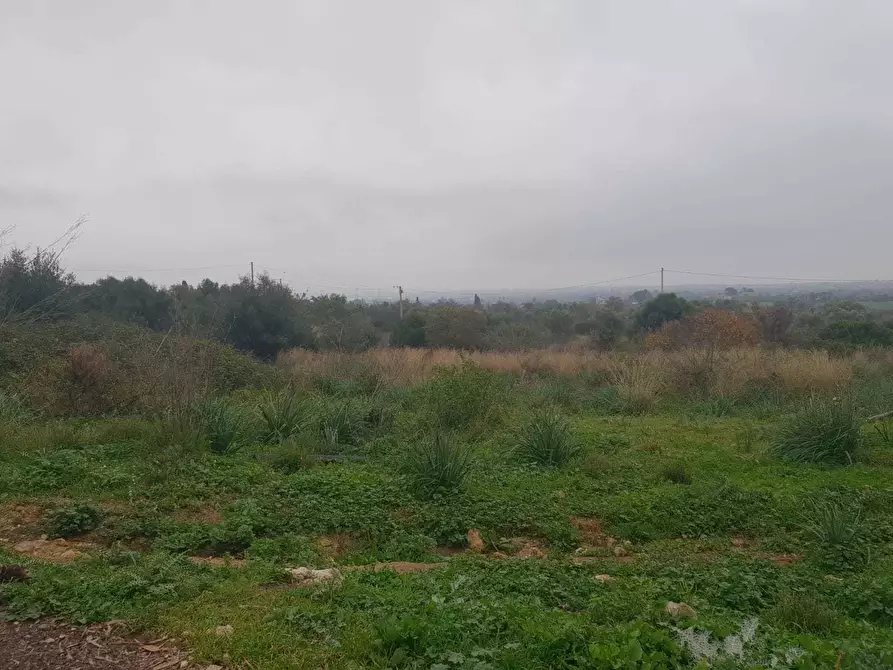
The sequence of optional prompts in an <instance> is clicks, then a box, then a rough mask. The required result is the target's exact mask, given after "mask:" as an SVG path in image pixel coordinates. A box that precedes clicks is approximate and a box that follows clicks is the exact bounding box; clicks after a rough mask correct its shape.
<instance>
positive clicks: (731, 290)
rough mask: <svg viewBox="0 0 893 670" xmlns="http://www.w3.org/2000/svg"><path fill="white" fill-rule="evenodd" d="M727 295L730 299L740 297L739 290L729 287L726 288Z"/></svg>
mask: <svg viewBox="0 0 893 670" xmlns="http://www.w3.org/2000/svg"><path fill="white" fill-rule="evenodd" d="M726 295H727V296H729V297H734V296H736V295H738V289H736V288H735V287H734V286H728V287H726Z"/></svg>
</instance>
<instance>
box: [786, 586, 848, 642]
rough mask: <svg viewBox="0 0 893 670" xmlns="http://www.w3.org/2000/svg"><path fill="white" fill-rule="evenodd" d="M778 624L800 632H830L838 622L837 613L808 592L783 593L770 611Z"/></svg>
mask: <svg viewBox="0 0 893 670" xmlns="http://www.w3.org/2000/svg"><path fill="white" fill-rule="evenodd" d="M769 618H770V619H772V620H774V621H775V622H776V624H778V625H779V626H782V627H784V628H787V629H789V630H794V631H797V632H799V633H830V632H832V631H833V630H834V628H835V627H836V624H837V618H838V616H837V613H836V612H835V611H834V610H833V609H831V608H830V607H828V606H827V605H825V604H824V603H822V602H821V601H819V600H817V599H816V598H814V597H813V596H811V595H809V594H808V593H801V592H798V591H791V592H787V593H783V594H782V595H780V596H779V597H778V600H776V601H775V605H774V606H773V607H772V608H771V609H770V611H769Z"/></svg>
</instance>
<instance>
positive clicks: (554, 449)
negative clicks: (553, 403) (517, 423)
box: [516, 413, 580, 467]
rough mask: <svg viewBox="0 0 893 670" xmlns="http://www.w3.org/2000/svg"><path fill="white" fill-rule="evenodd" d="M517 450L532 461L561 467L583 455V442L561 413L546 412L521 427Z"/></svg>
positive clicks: (523, 457)
mask: <svg viewBox="0 0 893 670" xmlns="http://www.w3.org/2000/svg"><path fill="white" fill-rule="evenodd" d="M516 451H517V453H518V455H519V456H520V457H521V458H522V459H524V460H526V461H529V462H531V463H537V464H539V465H556V466H558V467H561V466H563V465H567V464H568V463H569V462H570V461H572V460H573V459H574V458H576V457H577V456H578V455H579V454H580V445H579V443H578V442H577V441H576V440H575V439H574V436H573V434H572V433H571V430H570V426H569V425H568V423H567V421H566V420H565V419H564V418H563V417H561V415H559V414H554V413H545V414H540V415H539V416H537V417H535V418H534V419H533V420H532V421H531V422H530V423H528V424H527V425H526V426H525V427H524V428H523V429H522V431H521V433H520V434H519V436H518V445H517V447H516Z"/></svg>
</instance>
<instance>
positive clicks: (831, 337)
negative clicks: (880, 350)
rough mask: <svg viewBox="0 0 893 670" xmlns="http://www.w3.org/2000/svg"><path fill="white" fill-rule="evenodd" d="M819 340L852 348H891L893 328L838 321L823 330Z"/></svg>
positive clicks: (869, 322)
mask: <svg viewBox="0 0 893 670" xmlns="http://www.w3.org/2000/svg"><path fill="white" fill-rule="evenodd" d="M819 339H820V340H823V341H825V342H829V343H833V344H842V345H846V346H851V347H889V346H893V328H890V327H889V326H884V325H881V324H879V323H873V322H871V321H837V322H836V323H832V324H831V325H829V326H827V327H826V328H823V329H822V330H821V331H820V332H819Z"/></svg>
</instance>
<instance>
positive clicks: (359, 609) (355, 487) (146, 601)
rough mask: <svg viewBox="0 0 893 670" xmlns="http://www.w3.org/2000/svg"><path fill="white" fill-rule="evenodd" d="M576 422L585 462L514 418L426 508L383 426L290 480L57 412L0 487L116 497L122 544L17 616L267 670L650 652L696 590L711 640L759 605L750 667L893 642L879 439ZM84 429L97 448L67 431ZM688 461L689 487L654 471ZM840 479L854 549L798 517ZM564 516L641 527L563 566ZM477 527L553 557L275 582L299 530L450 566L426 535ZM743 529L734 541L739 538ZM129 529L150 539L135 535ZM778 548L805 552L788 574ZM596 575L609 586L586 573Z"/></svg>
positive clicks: (552, 661)
mask: <svg viewBox="0 0 893 670" xmlns="http://www.w3.org/2000/svg"><path fill="white" fill-rule="evenodd" d="M574 426H575V429H576V433H577V435H578V436H579V437H580V439H582V441H583V442H584V443H585V445H586V447H587V450H586V456H585V457H584V460H582V461H581V462H579V463H578V464H576V465H575V466H574V467H570V468H566V469H563V470H554V469H543V468H535V467H531V466H525V465H521V464H519V463H517V462H516V461H515V460H514V459H513V458H512V457H511V455H510V454H508V453H507V451H506V447H507V446H509V445H510V444H511V438H510V432H509V431H507V430H504V429H503V430H494V431H492V432H490V433H487V435H489V438H488V439H486V440H483V441H480V442H478V443H477V446H476V453H477V455H478V463H479V464H478V467H477V468H476V469H475V472H474V474H473V477H472V480H471V482H470V483H469V485H468V486H467V490H466V491H465V492H464V493H463V494H460V495H458V496H447V497H444V498H442V499H435V500H433V501H421V500H418V499H416V498H415V497H414V496H413V494H412V493H411V491H410V490H409V489H408V487H407V486H406V485H405V483H404V482H403V481H402V480H401V478H400V477H399V476H397V475H395V474H394V473H395V463H396V462H397V459H398V454H397V452H398V451H399V447H397V446H396V445H395V444H393V443H392V442H391V441H389V440H387V439H383V440H378V441H373V442H372V446H371V447H369V448H368V451H369V453H370V455H371V457H370V458H369V460H368V461H366V462H363V463H350V464H333V465H327V466H320V467H316V468H312V469H309V470H304V471H300V472H297V473H295V474H290V475H289V474H283V473H281V472H278V471H276V470H274V469H272V468H271V466H270V465H268V464H267V463H266V462H264V461H263V460H257V459H255V458H253V456H254V451H255V450H252V449H245V450H243V451H240V452H238V453H236V454H234V455H230V456H225V457H211V456H205V457H202V458H199V459H196V460H190V461H185V462H182V463H179V464H178V465H176V466H174V467H172V468H171V469H169V470H164V471H159V468H158V464H157V463H154V462H153V461H152V460H151V459H150V458H147V456H146V453H145V447H144V443H143V441H142V440H141V439H139V437H138V436H139V435H140V434H141V426H140V425H139V424H138V423H137V424H134V423H132V422H117V423H110V422H104V423H103V422H100V423H99V424H94V425H92V426H89V425H88V426H86V427H84V426H83V425H82V426H81V427H80V428H78V429H77V434H76V436H75V437H72V436H70V435H69V436H67V437H65V435H66V434H65V430H63V429H59V428H56V429H55V430H57V431H59V433H60V435H63V437H65V439H64V440H63V443H62V447H65V446H68V447H70V448H59V447H58V446H57V447H56V448H50V449H47V450H43V451H41V452H40V453H34V452H31V451H29V450H23V449H20V448H16V447H15V446H13V445H10V444H8V443H7V447H6V449H5V450H4V451H3V452H2V453H3V456H2V458H3V460H2V468H3V469H2V474H0V491H2V494H0V500H2V502H6V503H8V502H10V501H15V502H36V503H38V504H40V505H46V506H48V507H51V506H53V505H58V504H63V503H64V504H67V503H70V502H72V501H90V502H94V503H100V502H101V503H104V505H105V507H106V508H107V509H108V510H110V511H109V512H108V514H107V518H106V522H105V526H104V529H102V531H101V534H102V538H101V539H102V541H103V542H104V543H105V544H106V545H108V546H109V548H108V549H106V550H104V551H102V552H100V553H97V554H96V555H95V556H94V557H92V558H90V559H86V560H83V561H80V562H78V563H76V564H74V565H69V566H53V565H44V564H37V563H33V564H32V566H31V567H32V569H33V572H34V575H35V579H34V580H33V581H32V582H31V583H30V584H28V585H10V586H4V587H2V589H3V590H2V591H0V593H2V594H3V596H2V597H3V598H4V599H5V600H7V602H8V606H9V608H10V612H11V613H12V615H14V616H35V615H38V614H44V613H61V614H63V615H65V616H68V617H71V618H73V619H76V620H85V621H86V620H102V619H111V618H128V619H133V620H136V621H138V622H140V623H142V624H143V625H146V626H149V627H151V628H153V629H157V630H160V631H167V632H171V633H174V634H177V635H181V636H185V638H186V640H187V644H189V645H193V646H194V647H195V648H196V650H197V652H198V653H199V654H200V655H201V656H202V658H204V659H205V660H208V661H211V660H220V659H223V658H224V654H226V655H228V657H229V658H230V659H232V660H234V661H240V660H248V661H250V663H251V666H250V667H255V668H260V667H264V668H291V667H322V666H323V665H327V666H328V667H350V666H351V665H353V666H355V667H362V666H373V667H376V666H378V667H387V666H388V664H389V663H390V664H391V665H392V666H400V665H401V664H409V665H410V667H430V666H431V665H432V664H437V663H440V664H442V665H443V666H445V667H449V668H452V667H481V668H484V667H490V666H493V667H517V668H522V667H523V668H530V667H544V668H545V667H557V666H560V665H562V664H564V663H570V662H575V663H581V662H584V663H589V664H591V667H637V666H636V665H635V663H636V662H637V661H636V660H635V657H636V652H635V651H634V650H633V651H629V644H630V640H632V639H634V638H635V636H637V635H639V636H642V635H644V633H642V632H641V631H640V632H635V631H636V629H635V626H634V622H636V621H645V622H650V624H651V625H652V627H651V628H649V629H648V630H649V631H651V632H650V634H652V635H656V636H657V637H655V639H654V640H653V641H652V642H650V643H646V644H645V645H644V646H645V647H646V651H647V649H648V648H649V647H648V645H649V644H650V645H651V647H653V648H654V649H660V648H661V647H662V645H664V643H665V641H664V640H663V638H662V637H660V635H663V634H666V633H664V631H666V630H668V629H667V628H666V626H668V625H669V624H670V621H669V618H668V617H667V616H666V615H664V614H663V613H662V611H661V608H662V606H663V604H665V603H666V601H668V600H673V601H684V602H686V603H688V604H690V605H692V606H693V607H694V608H695V609H696V610H697V612H698V619H697V625H698V627H699V628H700V629H703V630H706V631H712V632H713V635H714V637H718V638H721V637H722V636H724V635H728V634H729V633H730V632H733V631H735V630H737V628H738V626H740V625H741V623H742V621H745V620H746V619H748V618H749V617H758V618H759V620H760V627H759V628H758V637H757V640H756V641H755V642H754V643H752V648H753V650H754V651H753V653H754V657H755V658H757V659H763V660H766V659H768V658H770V657H771V656H772V655H773V654H775V655H778V654H780V653H782V652H781V650H784V649H786V648H790V647H801V648H811V647H812V646H814V647H815V651H814V652H810V654H808V655H807V657H804V658H808V657H811V656H814V657H815V659H817V660H816V662H817V663H818V666H817V667H824V664H827V663H830V664H831V665H833V663H834V662H836V660H837V658H838V655H839V651H838V650H840V649H845V650H846V651H847V653H846V655H845V657H844V658H845V664H847V663H856V665H851V666H850V667H864V664H865V663H867V661H865V660H864V658H863V659H862V660H859V657H858V654H860V653H861V654H868V655H875V656H876V652H875V651H872V650H877V649H884V648H891V647H893V634H891V631H890V625H891V623H893V580H891V579H890V577H889V574H890V573H889V568H890V567H893V562H891V561H890V559H888V558H887V545H888V542H889V540H890V539H891V537H893V524H891V520H890V518H889V515H888V513H887V510H888V509H889V503H890V502H891V498H893V491H891V490H890V487H889V475H890V469H889V467H887V465H885V464H884V458H885V457H887V456H888V454H886V453H885V452H884V450H883V449H876V450H875V452H874V454H873V463H875V464H868V465H867V464H861V465H856V466H853V467H848V468H837V469H830V468H824V467H819V466H805V465H787V464H782V463H779V462H777V461H775V460H773V459H771V458H769V457H767V456H764V455H763V449H764V447H765V444H766V439H765V436H766V435H767V434H769V432H770V431H771V428H772V426H771V424H768V423H765V422H758V421H753V420H745V419H741V418H727V419H716V418H710V417H700V418H684V417H681V416H656V417H643V418H638V417H602V416H595V415H591V414H582V415H579V416H577V417H576V418H575V420H574ZM77 436H80V438H79V437H77ZM108 438H114V439H111V440H110V441H109V439H108ZM90 439H94V440H96V439H98V440H100V441H101V442H102V441H104V442H107V443H105V444H101V443H88V444H84V445H81V444H77V443H78V442H80V441H83V440H88V441H89V440H90ZM66 441H67V442H68V443H69V444H68V445H66V444H65V442H66ZM18 446H21V444H20V445H18ZM680 461H681V462H684V463H685V464H686V468H687V470H688V472H689V473H690V474H691V478H692V482H691V484H689V485H679V484H673V483H670V482H668V481H666V480H664V479H663V478H662V477H661V472H662V469H663V468H664V467H665V466H667V465H673V464H677V463H679V462H680ZM829 491H830V492H831V493H833V492H835V491H836V492H842V493H844V494H845V495H846V498H847V499H848V500H858V501H859V504H860V506H861V507H862V510H863V511H862V516H861V525H862V528H863V530H862V532H861V533H860V537H859V541H860V544H859V545H858V546H855V545H854V546H852V547H848V548H844V550H843V556H841V555H839V552H835V551H832V550H831V549H830V548H829V547H823V546H820V545H819V544H818V543H816V542H815V541H813V540H812V539H811V538H810V537H809V536H808V535H807V534H806V533H805V532H804V531H803V526H804V523H803V515H804V502H803V501H804V499H805V498H806V497H808V496H810V495H820V494H821V495H830V494H829ZM218 513H219V518H217V514H218ZM575 517H588V518H598V519H601V520H603V522H604V524H605V527H606V531H607V532H608V533H609V534H611V535H613V536H616V537H618V538H624V539H628V540H630V541H632V543H633V544H632V546H631V547H630V548H629V551H630V553H631V554H632V558H631V559H625V558H624V559H622V560H621V559H617V558H616V557H614V556H613V552H612V551H611V550H610V548H598V547H596V548H593V549H590V550H589V551H588V552H587V553H589V554H592V555H594V558H593V560H591V561H590V562H586V563H583V564H576V563H574V562H573V561H572V559H571V552H572V551H573V550H574V549H576V548H577V547H578V546H580V545H581V544H585V542H584V541H583V540H581V538H580V537H579V534H578V531H577V530H576V529H575V528H574V526H573V525H572V524H571V522H570V520H571V519H572V518H575ZM209 522H211V523H209ZM470 528H479V529H480V530H481V531H482V533H483V534H484V536H485V538H487V539H488V540H491V541H493V542H497V543H498V542H499V538H502V537H512V536H524V537H528V538H538V539H539V540H540V541H541V542H542V543H543V544H545V545H547V546H548V547H549V548H550V557H549V559H547V560H533V559H532V560H526V561H525V560H521V559H510V560H502V561H497V560H492V559H485V558H480V557H476V556H457V557H453V558H452V559H449V564H448V566H447V567H446V568H445V569H443V570H439V571H435V572H427V573H418V574H409V575H396V574H393V573H365V572H363V573H348V574H347V575H346V578H345V581H344V583H343V585H342V586H341V587H340V588H334V589H333V588H328V587H320V588H318V589H316V590H311V591H307V590H297V589H291V588H284V587H281V586H276V583H277V582H280V581H281V577H280V571H281V566H283V565H298V564H301V565H317V566H324V565H326V564H328V560H329V559H327V558H326V557H325V556H323V555H322V552H320V551H319V549H318V548H317V546H316V545H315V544H314V543H313V542H312V541H311V539H310V538H314V537H316V536H319V535H323V534H331V533H344V532H350V533H353V534H354V537H355V543H354V546H353V547H352V548H351V550H349V551H348V552H347V553H346V554H345V555H343V556H340V557H339V558H338V561H339V563H342V564H349V563H368V562H374V561H380V560H413V561H439V560H444V559H442V558H441V557H440V556H439V555H438V554H435V553H433V551H432V549H433V545H434V544H435V543H436V544H440V545H450V544H452V545H457V544H460V543H461V541H462V539H463V537H464V535H465V533H466V532H467V530H468V529H470ZM739 536H741V537H744V538H747V539H746V542H744V545H745V546H735V545H734V544H733V542H732V538H733V537H739ZM737 544H742V542H741V541H737ZM137 545H138V546H140V548H142V549H144V550H143V551H141V552H135V551H130V550H129V549H128V547H131V546H137ZM146 549H148V550H146ZM227 551H232V552H234V553H238V554H242V553H245V554H246V555H247V556H248V557H249V561H248V564H247V567H246V568H240V569H237V568H213V567H208V566H197V565H193V564H191V563H190V562H189V561H187V560H185V559H184V558H183V555H190V554H191V555H195V554H203V553H216V554H222V553H225V552H227ZM869 552H870V554H869ZM779 554H797V555H802V556H803V557H804V559H803V560H802V561H798V562H796V563H794V564H793V565H790V566H783V565H778V564H777V563H776V561H775V560H773V558H774V557H776V556H777V555H779ZM867 555H870V561H869V562H868V564H867V565H866V558H867ZM599 573H608V574H610V575H612V576H614V577H615V578H616V581H614V582H611V583H608V584H602V583H599V582H597V581H594V580H593V579H592V576H593V575H595V574H599ZM826 575H831V577H827V576H826ZM832 577H833V578H832ZM800 592H802V593H806V594H809V596H811V597H813V598H814V599H816V600H817V601H818V605H819V606H824V607H826V608H828V609H830V610H833V614H832V615H831V619H832V620H833V624H831V625H830V629H829V626H827V625H825V624H822V623H821V621H822V619H821V617H818V618H816V617H814V619H815V620H806V621H796V620H794V621H792V620H790V619H791V616H790V615H789V614H785V613H784V612H785V610H784V609H783V608H779V607H777V606H776V601H777V600H778V599H779V597H780V596H781V595H785V594H796V593H800ZM816 621H818V623H817V622H816ZM223 624H230V625H232V626H233V627H234V634H233V635H232V636H231V637H219V636H217V635H215V634H213V632H209V631H212V630H213V628H214V627H215V626H217V625H223ZM655 631H656V632H655ZM804 636H805V637H804ZM635 639H638V638H635ZM590 645H597V646H599V647H601V648H602V649H601V650H600V649H595V650H590V649H589V647H590ZM604 650H607V651H604ZM654 653H664V652H654ZM665 653H666V655H667V656H666V658H670V656H672V653H671V652H669V651H667V652H665ZM877 653H879V652H877ZM600 654H601V655H607V656H610V655H611V654H616V659H615V660H614V661H611V660H610V659H609V660H599V659H600V656H599V655H600ZM627 655H628V656H629V657H628V658H627ZM657 658H664V657H661V656H659V657H657ZM865 658H867V656H866V657H865ZM571 659H575V660H574V661H571ZM580 659H584V660H583V661H581V660H580ZM617 659H619V660H617ZM801 660H802V659H801ZM614 662H616V663H619V664H620V665H614V666H612V665H610V663H614ZM666 662H669V661H666ZM802 662H804V663H805V661H802ZM481 663H487V664H489V666H488V665H480V664H481ZM599 663H604V664H605V665H599ZM624 663H627V664H628V665H624ZM413 664H415V665H413ZM475 664H478V665H475ZM657 667H661V666H660V665H658V666H657ZM732 667H734V666H732ZM829 667H830V666H829ZM844 667H845V666H844ZM877 667H885V666H883V665H879V666H877Z"/></svg>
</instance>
